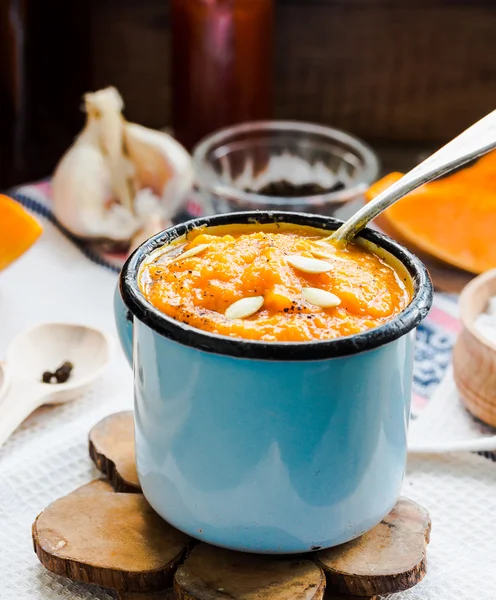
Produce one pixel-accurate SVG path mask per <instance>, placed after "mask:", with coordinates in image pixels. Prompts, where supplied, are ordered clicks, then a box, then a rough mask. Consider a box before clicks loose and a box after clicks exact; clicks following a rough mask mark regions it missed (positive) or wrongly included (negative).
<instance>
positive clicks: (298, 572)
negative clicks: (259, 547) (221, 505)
mask: <svg viewBox="0 0 496 600" xmlns="http://www.w3.org/2000/svg"><path fill="white" fill-rule="evenodd" d="M324 591H325V576H324V573H323V571H322V569H320V568H319V567H318V566H317V565H316V564H315V563H313V562H312V561H310V560H305V559H292V560H291V559H290V560H280V559H277V558H274V557H270V556H260V555H254V554H243V553H240V552H232V551H229V550H223V549H221V548H215V547H214V546H209V545H207V544H200V545H199V546H196V547H195V548H194V549H193V551H192V552H191V554H190V555H189V556H188V558H187V559H186V561H185V563H184V564H183V565H182V566H181V567H179V569H178V570H177V573H176V576H175V578H174V597H175V599H176V600H225V598H229V599H232V600H322V598H323V597H324Z"/></svg>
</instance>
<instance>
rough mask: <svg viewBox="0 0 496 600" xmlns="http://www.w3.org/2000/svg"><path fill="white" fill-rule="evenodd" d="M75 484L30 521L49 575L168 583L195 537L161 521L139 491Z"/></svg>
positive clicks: (134, 585)
mask: <svg viewBox="0 0 496 600" xmlns="http://www.w3.org/2000/svg"><path fill="white" fill-rule="evenodd" d="M91 486H93V488H94V489H95V490H96V491H93V492H92V491H91V490H90V489H88V486H86V488H87V489H82V488H79V489H78V490H76V491H75V492H73V493H72V494H69V495H68V496H65V497H64V498H60V499H59V500H56V501H55V502H54V503H53V504H51V505H50V506H49V507H48V508H47V509H45V510H44V511H43V512H42V513H41V514H40V515H39V516H38V518H37V519H36V521H35V523H34V524H33V541H34V548H35V552H36V554H37V555H38V558H39V559H40V561H41V563H42V564H43V565H44V566H45V567H46V568H47V569H48V570H49V571H52V572H53V573H56V574H57V575H64V576H66V577H69V578H70V579H73V580H75V581H82V582H85V583H93V584H96V585H99V586H102V587H107V588H112V589H116V590H120V591H136V592H141V591H143V592H147V591H156V590H162V589H166V588H168V587H170V586H171V585H172V578H173V576H174V572H175V570H176V568H177V566H178V565H179V564H180V563H181V562H182V561H183V560H184V557H185V556H186V553H187V551H188V550H189V548H190V547H191V546H192V544H193V541H192V540H191V538H189V537H188V536H186V535H184V534H183V533H181V532H179V531H177V530H176V529H174V528H173V527H171V526H170V525H169V524H168V523H166V522H165V521H163V520H162V519H161V518H160V517H159V516H158V515H157V514H156V513H155V512H154V511H153V510H152V508H151V507H150V505H149V504H148V503H147V501H146V500H145V498H144V497H143V496H142V495H141V494H124V493H123V494H116V493H115V492H113V491H112V492H106V491H102V486H101V485H100V484H99V483H98V484H97V483H93V484H90V486H89V487H91Z"/></svg>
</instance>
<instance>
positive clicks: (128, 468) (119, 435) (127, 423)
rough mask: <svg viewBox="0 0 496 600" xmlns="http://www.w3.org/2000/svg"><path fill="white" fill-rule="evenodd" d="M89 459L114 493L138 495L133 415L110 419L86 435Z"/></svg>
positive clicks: (139, 490) (120, 415)
mask: <svg viewBox="0 0 496 600" xmlns="http://www.w3.org/2000/svg"><path fill="white" fill-rule="evenodd" d="M89 450H90V456H91V458H92V460H93V462H94V463H95V465H96V467H97V469H99V470H100V471H101V472H102V473H103V474H104V475H106V476H107V477H108V479H109V480H110V482H111V483H112V485H113V486H114V489H115V491H116V492H129V493H132V492H138V493H139V492H141V486H140V484H139V480H138V474H137V472H136V458H135V452H134V416H133V412H132V411H126V412H121V413H116V414H115V415H110V416H109V417H107V418H105V419H103V421H100V422H99V423H97V424H96V425H95V426H94V427H93V429H92V430H91V431H90V435H89Z"/></svg>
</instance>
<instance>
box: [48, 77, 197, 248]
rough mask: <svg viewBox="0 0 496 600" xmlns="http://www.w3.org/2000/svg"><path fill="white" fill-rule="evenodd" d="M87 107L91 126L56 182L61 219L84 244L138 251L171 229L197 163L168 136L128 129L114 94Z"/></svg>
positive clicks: (96, 97) (104, 93)
mask: <svg viewBox="0 0 496 600" xmlns="http://www.w3.org/2000/svg"><path fill="white" fill-rule="evenodd" d="M84 100H85V108H86V113H87V120H86V125H85V127H84V129H83V131H82V132H81V133H80V134H79V136H78V137H77V138H76V140H75V142H74V144H73V145H72V146H71V147H70V148H69V150H67V152H66V153H65V154H64V156H63V157H62V159H61V160H60V162H59V164H58V165H57V168H56V170H55V173H54V176H53V181H52V189H53V206H54V213H55V216H56V217H57V219H58V220H59V221H60V223H61V224H62V225H63V226H64V227H65V228H66V229H68V230H69V231H70V232H71V233H73V234H74V235H76V236H78V237H82V238H91V239H105V240H112V241H115V242H117V243H122V242H126V243H130V242H131V241H133V242H132V243H133V245H134V244H135V243H136V241H137V240H138V239H142V238H143V235H146V236H147V237H149V236H150V235H153V234H154V233H156V232H157V231H159V230H160V229H162V228H163V227H165V226H166V224H168V223H169V222H170V219H171V218H172V216H173V214H174V213H175V212H176V210H177V208H178V206H179V204H180V203H181V202H182V201H183V199H184V197H185V195H186V193H187V192H188V191H189V190H190V188H191V186H192V184H193V167H192V162H191V157H190V155H189V154H188V152H187V151H186V150H185V149H184V148H183V147H182V146H181V145H180V144H179V143H178V142H176V141H175V140H174V139H173V138H172V137H171V136H169V135H167V134H166V133H162V132H160V131H155V130H152V129H147V128H146V127H142V126H140V125H136V124H134V123H128V122H127V121H126V120H125V119H124V118H123V116H122V109H123V106H124V105H123V101H122V98H121V96H120V95H119V93H118V92H117V90H116V89H115V88H112V87H110V88H106V89H104V90H100V91H98V92H94V93H89V94H86V95H85V98H84ZM141 205H146V206H145V208H143V206H141Z"/></svg>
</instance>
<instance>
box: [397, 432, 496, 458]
mask: <svg viewBox="0 0 496 600" xmlns="http://www.w3.org/2000/svg"><path fill="white" fill-rule="evenodd" d="M445 452H496V435H491V436H487V437H479V438H474V439H468V440H459V441H454V442H439V443H433V444H418V445H415V444H413V445H411V446H410V445H409V446H408V453H409V454H443V453H445Z"/></svg>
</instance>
